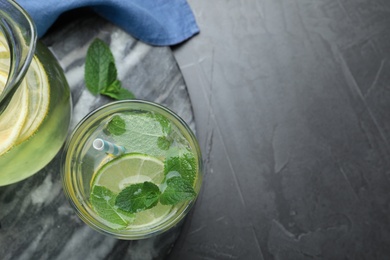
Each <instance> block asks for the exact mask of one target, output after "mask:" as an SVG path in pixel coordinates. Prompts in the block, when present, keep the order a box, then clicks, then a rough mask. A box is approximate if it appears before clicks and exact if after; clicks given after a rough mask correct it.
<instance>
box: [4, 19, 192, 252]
mask: <svg viewBox="0 0 390 260" xmlns="http://www.w3.org/2000/svg"><path fill="white" fill-rule="evenodd" d="M70 18H73V17H70ZM64 19H65V18H64ZM71 20H72V19H71ZM95 38H100V39H102V40H104V41H105V42H106V43H108V44H109V46H110V49H111V50H112V52H113V55H114V57H115V60H116V65H117V69H118V77H119V79H120V80H121V81H122V85H123V86H124V87H126V88H128V89H130V90H131V91H132V92H133V93H134V94H135V96H136V97H137V98H139V99H145V100H149V101H155V102H157V103H160V104H162V105H165V106H167V107H169V108H171V109H172V110H173V111H175V112H176V113H177V114H179V115H180V116H181V117H182V118H183V119H184V120H185V121H186V122H187V123H188V124H189V125H190V127H191V128H192V129H193V130H194V131H195V123H194V120H193V113H192V107H191V101H190V99H189V96H188V93H187V88H186V85H185V83H184V80H183V77H182V75H181V72H180V70H179V68H178V66H177V64H176V60H175V59H174V57H173V55H172V52H171V50H170V49H169V48H168V47H151V46H148V45H146V44H144V43H141V42H139V41H136V40H135V39H134V38H132V37H131V36H129V35H128V34H127V33H125V32H123V31H122V30H120V29H119V28H117V27H116V26H114V25H112V24H110V23H108V22H106V21H105V20H103V19H100V18H99V17H97V16H95V15H92V14H90V13H88V12H86V13H85V14H84V15H83V17H82V18H81V19H79V20H74V21H73V20H72V21H69V20H68V21H67V23H66V24H64V25H62V24H58V25H56V26H55V29H53V30H52V32H50V33H48V34H47V35H46V36H45V37H44V38H43V39H42V40H43V42H44V43H45V44H46V45H47V46H48V47H49V48H50V49H51V51H52V52H53V53H54V54H55V55H56V56H57V58H58V60H59V62H60V65H61V66H62V68H63V69H64V70H65V74H66V77H67V79H68V82H69V85H70V88H71V93H72V99H73V118H72V123H71V127H70V128H71V129H73V128H74V127H75V125H76V124H77V123H78V122H79V121H80V120H81V119H82V118H83V117H84V116H85V115H86V114H87V113H89V112H90V111H92V110H93V109H94V108H97V107H99V106H101V105H103V104H105V103H107V102H109V101H112V100H109V99H108V98H105V97H103V96H93V95H92V94H90V92H89V91H88V90H87V89H86V87H85V85H84V62H85V55H86V52H87V48H88V47H89V45H90V43H91V42H92V40H94V39H95ZM60 166H61V154H58V155H57V157H56V158H55V159H54V160H53V161H52V162H51V163H50V164H49V165H47V166H46V167H45V168H44V169H43V170H41V171H40V172H38V173H37V174H36V175H34V176H32V177H30V178H28V179H26V180H24V181H22V182H19V183H16V184H12V185H8V186H5V187H0V259H1V260H7V259H67V260H69V259H85V260H86V259H163V258H164V257H165V256H166V255H167V254H168V253H169V252H170V251H171V248H172V246H173V244H174V242H175V240H176V239H177V237H178V235H179V234H180V230H181V224H180V225H178V226H177V227H175V228H174V229H172V230H171V231H168V232H167V233H164V234H162V235H159V236H157V237H154V238H150V239H145V240H139V241H120V240H117V239H114V238H110V237H107V236H105V235H102V234H100V233H98V232H96V231H94V230H92V229H91V228H89V227H88V226H87V225H85V224H84V223H83V222H82V221H81V220H80V219H78V217H77V216H76V214H75V212H74V211H73V209H72V208H71V207H70V204H69V203H68V201H67V200H66V199H65V197H64V194H63V191H62V186H61V179H60ZM0 170H1V169H0Z"/></svg>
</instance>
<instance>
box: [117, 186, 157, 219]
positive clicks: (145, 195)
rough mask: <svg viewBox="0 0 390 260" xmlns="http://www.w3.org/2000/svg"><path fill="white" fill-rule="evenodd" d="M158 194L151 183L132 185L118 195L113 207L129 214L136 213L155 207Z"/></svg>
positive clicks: (155, 187)
mask: <svg viewBox="0 0 390 260" xmlns="http://www.w3.org/2000/svg"><path fill="white" fill-rule="evenodd" d="M160 194H161V192H160V190H159V188H158V186H157V185H156V184H154V183H152V182H148V181H145V182H144V183H136V184H132V185H130V186H128V187H126V188H125V189H123V190H122V191H121V192H120V193H119V194H118V196H117V197H116V199H115V206H117V207H118V208H119V209H121V210H123V211H126V212H129V213H137V212H140V211H142V210H146V209H150V208H153V207H154V206H156V205H157V203H158V199H159V196H160Z"/></svg>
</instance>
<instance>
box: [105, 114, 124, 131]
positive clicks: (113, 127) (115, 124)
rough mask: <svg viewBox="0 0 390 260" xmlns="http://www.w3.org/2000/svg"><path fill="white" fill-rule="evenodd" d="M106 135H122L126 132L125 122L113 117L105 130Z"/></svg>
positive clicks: (116, 116) (118, 117)
mask: <svg viewBox="0 0 390 260" xmlns="http://www.w3.org/2000/svg"><path fill="white" fill-rule="evenodd" d="M105 130H106V131H104V132H105V134H107V135H111V134H112V135H122V134H124V133H125V132H126V122H125V120H123V119H122V118H121V117H120V116H118V115H115V116H114V117H113V118H112V119H111V120H110V122H109V123H108V124H107V128H106V129H105Z"/></svg>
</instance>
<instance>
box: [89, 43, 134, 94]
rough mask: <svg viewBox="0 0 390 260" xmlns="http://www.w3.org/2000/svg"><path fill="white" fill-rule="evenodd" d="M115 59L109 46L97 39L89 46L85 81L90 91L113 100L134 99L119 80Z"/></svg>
mask: <svg viewBox="0 0 390 260" xmlns="http://www.w3.org/2000/svg"><path fill="white" fill-rule="evenodd" d="M117 74H118V73H117V69H116V67H115V59H114V56H113V55H112V52H111V50H110V48H109V46H108V45H107V44H106V43H105V42H104V41H102V40H100V39H95V40H94V41H93V42H92V44H91V45H90V46H89V48H88V51H87V56H86V59H85V68H84V79H85V84H86V85H87V88H88V90H89V91H90V92H91V93H92V94H94V95H97V94H102V95H106V96H109V97H111V98H113V99H118V100H123V99H133V98H135V97H134V94H133V93H132V92H131V91H129V90H127V89H125V88H122V84H121V82H120V81H119V80H118V79H117Z"/></svg>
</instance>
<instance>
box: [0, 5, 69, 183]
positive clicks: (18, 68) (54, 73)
mask: <svg viewBox="0 0 390 260" xmlns="http://www.w3.org/2000/svg"><path fill="white" fill-rule="evenodd" d="M0 18H1V19H0V169H1V170H0V186H3V185H7V184H11V183H15V182H17V181H20V180H23V179H25V178H27V177H29V176H31V175H32V174H34V173H36V172H37V171H39V170H40V169H42V168H43V167H44V166H45V165H46V164H47V163H49V162H50V161H51V160H52V159H53V157H54V156H55V155H56V154H57V152H58V151H59V149H60V148H61V146H62V145H63V143H64V141H65V138H66V136H67V133H68V126H69V123H70V117H71V95H70V90H69V86H68V84H67V81H66V78H65V76H64V74H63V71H62V69H61V67H60V66H59V64H58V62H57V61H56V59H55V58H54V56H53V55H52V53H51V52H50V51H49V50H48V49H47V48H46V47H45V46H44V45H43V44H42V43H40V42H39V41H37V39H36V28H35V25H34V24H33V22H32V20H31V18H30V17H29V16H28V14H27V13H26V12H25V11H24V10H23V9H22V8H21V7H20V6H19V5H17V4H16V3H15V2H14V1H12V0H0Z"/></svg>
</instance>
